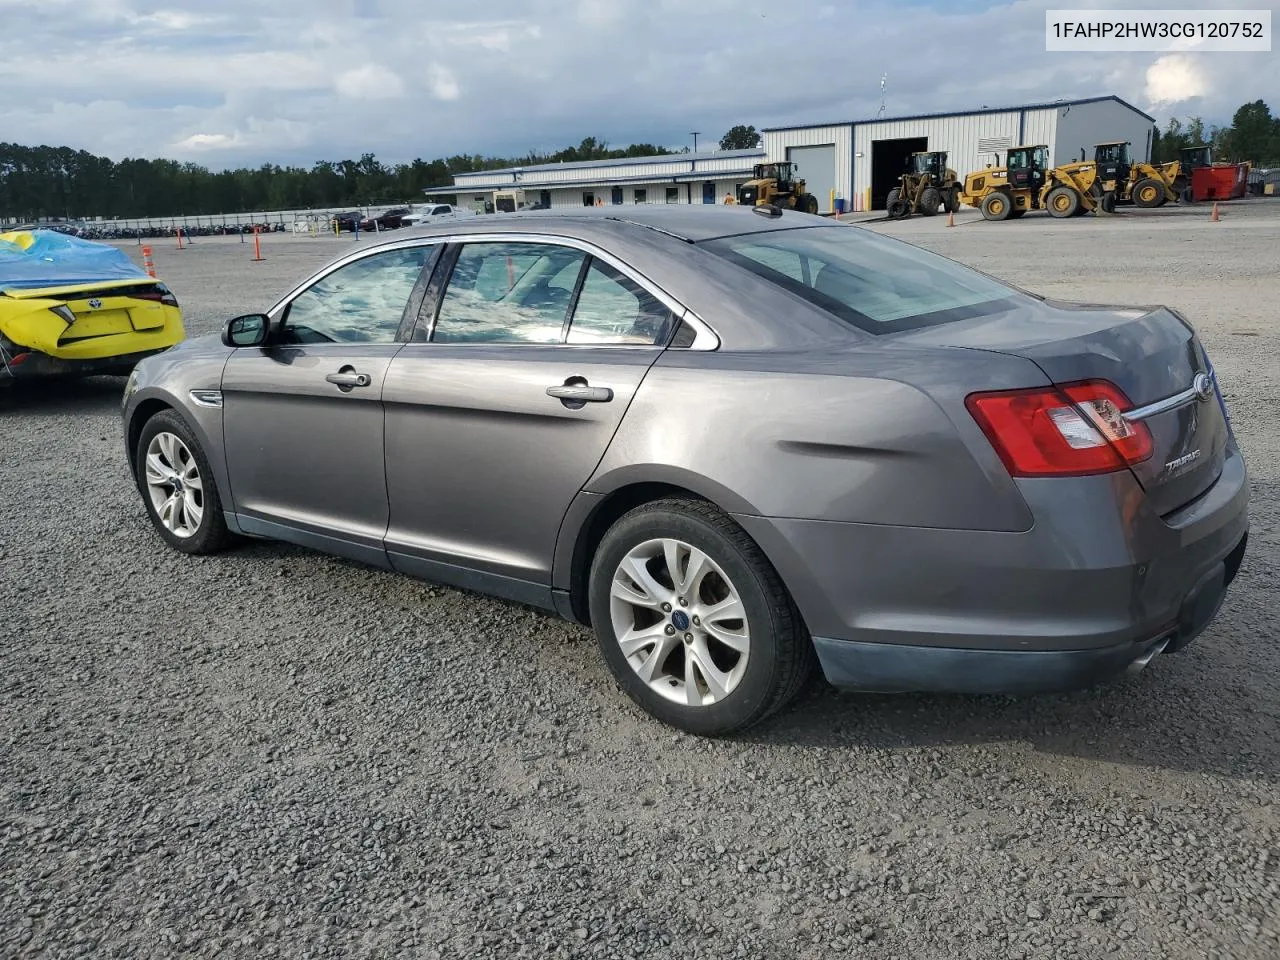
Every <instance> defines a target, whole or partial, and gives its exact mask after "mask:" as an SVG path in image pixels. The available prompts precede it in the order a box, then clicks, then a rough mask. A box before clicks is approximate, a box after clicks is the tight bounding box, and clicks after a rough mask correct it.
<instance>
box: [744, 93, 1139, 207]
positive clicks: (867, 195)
mask: <svg viewBox="0 0 1280 960" xmlns="http://www.w3.org/2000/svg"><path fill="white" fill-rule="evenodd" d="M1154 129H1155V118H1154V117H1151V116H1149V115H1147V114H1145V113H1143V112H1142V111H1141V110H1139V109H1138V108H1137V107H1135V106H1133V105H1132V104H1129V103H1126V102H1125V101H1124V100H1121V99H1120V98H1119V97H1116V96H1107V97H1090V98H1088V99H1084V100H1055V101H1053V102H1052V103H1029V104H1023V105H1021V106H1013V107H995V108H987V107H984V108H983V109H981V110H969V111H965V112H960V113H929V114H918V115H916V116H908V117H884V118H879V119H875V120H854V121H849V122H846V123H832V124H808V125H805V126H798V127H770V128H767V129H765V130H764V131H763V134H764V149H765V152H766V153H767V154H768V157H769V159H770V160H793V161H795V163H796V168H797V175H798V176H801V177H803V178H804V179H805V181H806V184H805V186H806V189H807V190H808V191H809V192H810V193H812V194H814V195H815V196H817V198H818V203H819V205H820V206H819V209H820V211H821V212H823V213H829V212H830V211H831V202H832V197H833V196H834V197H835V198H843V199H844V200H845V201H846V202H845V207H846V209H852V210H879V209H883V208H884V205H885V197H886V196H887V195H888V193H889V191H890V189H892V188H893V186H894V185H895V184H896V182H897V179H898V176H899V175H900V174H901V173H902V172H903V168H904V166H905V164H906V161H907V158H908V157H910V156H911V154H913V153H916V152H917V151H926V150H945V151H947V165H948V166H949V167H951V168H952V169H953V170H955V172H956V175H957V176H959V177H960V178H961V179H964V176H965V174H968V173H972V172H974V171H975V170H980V169H981V168H982V167H985V166H987V165H988V164H992V163H994V161H995V154H996V153H997V152H998V153H999V154H1000V155H1001V160H1003V156H1004V151H1005V150H1007V149H1008V148H1009V147H1013V146H1019V145H1022V144H1045V145H1047V146H1048V147H1049V156H1050V157H1051V158H1052V163H1053V164H1054V165H1057V164H1061V163H1066V162H1068V161H1070V160H1078V159H1079V158H1080V151H1081V150H1082V149H1083V150H1084V151H1085V152H1086V154H1087V156H1088V157H1089V158H1092V156H1093V145H1094V144H1095V143H1103V142H1106V141H1108V140H1127V141H1129V142H1130V143H1132V144H1133V147H1132V151H1133V157H1134V159H1137V160H1149V159H1150V157H1151V135H1152V132H1153V131H1154ZM850 200H852V203H850V202H849V201H850Z"/></svg>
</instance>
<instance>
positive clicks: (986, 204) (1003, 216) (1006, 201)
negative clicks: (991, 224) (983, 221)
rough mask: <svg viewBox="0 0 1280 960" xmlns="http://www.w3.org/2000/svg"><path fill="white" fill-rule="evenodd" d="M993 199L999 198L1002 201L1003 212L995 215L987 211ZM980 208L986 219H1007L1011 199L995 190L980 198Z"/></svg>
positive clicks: (1011, 207) (1010, 207) (1011, 205)
mask: <svg viewBox="0 0 1280 960" xmlns="http://www.w3.org/2000/svg"><path fill="white" fill-rule="evenodd" d="M993 200H1000V201H1002V202H1003V203H1004V207H1005V212H1004V213H1003V214H1000V215H996V214H993V213H989V212H988V211H989V209H990V204H991V202H992V201H993ZM980 209H981V210H982V215H983V216H984V217H986V218H987V219H988V220H996V221H999V220H1007V219H1008V218H1009V211H1010V210H1012V209H1013V201H1012V199H1011V198H1009V197H1006V196H1004V195H1003V194H1002V193H1000V192H999V191H995V192H993V193H989V194H987V195H986V196H985V197H983V198H982V206H981V208H980Z"/></svg>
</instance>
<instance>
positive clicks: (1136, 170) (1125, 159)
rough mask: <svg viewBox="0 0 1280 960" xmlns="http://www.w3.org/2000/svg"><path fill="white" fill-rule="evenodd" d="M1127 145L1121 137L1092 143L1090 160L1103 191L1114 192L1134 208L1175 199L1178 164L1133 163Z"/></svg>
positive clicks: (1123, 201)
mask: <svg viewBox="0 0 1280 960" xmlns="http://www.w3.org/2000/svg"><path fill="white" fill-rule="evenodd" d="M1129 147H1130V144H1129V142H1128V141H1124V140H1113V141H1111V142H1109V143H1098V144H1094V147H1093V161H1094V163H1096V164H1097V165H1098V179H1099V180H1101V181H1102V190H1103V193H1104V194H1105V193H1114V194H1115V195H1116V202H1117V203H1132V204H1133V205H1134V206H1138V207H1160V206H1163V205H1164V204H1166V203H1168V202H1169V201H1170V200H1174V201H1176V200H1178V199H1179V189H1178V187H1177V186H1176V184H1177V178H1178V174H1179V169H1178V168H1179V166H1180V164H1179V163H1178V162H1177V161H1174V162H1173V163H1171V164H1170V163H1166V164H1162V165H1161V166H1155V165H1154V164H1150V163H1147V162H1146V161H1138V162H1136V163H1135V162H1134V161H1133V159H1132V158H1131V157H1130V155H1129Z"/></svg>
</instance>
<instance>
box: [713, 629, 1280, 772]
mask: <svg viewBox="0 0 1280 960" xmlns="http://www.w3.org/2000/svg"><path fill="white" fill-rule="evenodd" d="M1205 640H1206V638H1200V640H1198V641H1197V643H1202V642H1204V641H1205ZM1210 642H1211V641H1210ZM1198 654H1199V655H1198V656H1196V655H1195V654H1193V653H1192V651H1191V649H1190V648H1189V649H1188V650H1187V651H1183V652H1180V653H1178V654H1176V655H1174V656H1170V657H1167V658H1164V660H1161V658H1157V659H1156V660H1155V661H1153V663H1152V665H1151V666H1149V667H1148V668H1147V670H1145V671H1143V672H1142V673H1141V674H1139V675H1137V676H1134V677H1124V678H1121V679H1117V680H1111V681H1108V682H1104V683H1101V684H1098V685H1097V686H1094V687H1092V688H1089V689H1086V690H1081V691H1077V692H1073V693H1065V694H1049V695H1043V694H1042V695H1035V696H1026V697H1005V696H959V695H954V696H953V695H940V694H864V693H855V692H845V691H837V690H835V689H834V688H832V687H831V686H830V685H828V684H827V683H826V682H825V681H823V680H822V679H820V678H819V679H817V680H816V681H815V682H813V683H811V684H810V686H809V687H808V689H807V691H806V693H805V695H803V696H802V697H801V698H798V701H797V703H796V704H795V705H794V706H793V707H792V708H791V709H789V710H787V711H785V712H784V713H783V714H781V715H779V716H777V717H776V718H774V719H772V720H770V721H768V722H767V723H766V724H765V725H764V726H763V727H761V728H759V729H758V730H752V731H748V732H747V733H746V734H745V735H743V736H741V737H739V738H738V739H739V740H740V741H741V742H744V743H752V742H754V743H769V744H775V745H784V746H790V747H800V748H809V749H813V750H818V751H821V750H842V749H858V750H865V749H876V750H890V751H895V750H912V749H928V748H945V747H954V746H987V745H1000V744H1025V745H1027V746H1028V747H1029V748H1030V749H1031V750H1032V751H1034V752H1036V753H1040V754H1046V755H1050V756H1056V757H1063V758H1075V759H1081V760H1088V761H1106V762H1110V763H1117V764H1123V765H1125V766H1138V767H1151V768H1157V769H1164V770H1173V771H1182V772H1193V773H1201V774H1208V775H1211V776H1219V777H1225V778H1232V779H1255V780H1263V781H1265V782H1268V783H1277V782H1280V710H1277V708H1276V705H1275V702H1274V700H1272V699H1270V698H1268V697H1265V696H1258V693H1259V692H1260V691H1259V690H1258V689H1257V688H1255V689H1254V690H1253V692H1252V693H1251V692H1250V691H1249V690H1248V689H1247V688H1246V686H1245V685H1244V684H1242V683H1235V682H1231V681H1230V680H1227V679H1224V678H1217V680H1216V682H1215V681H1214V680H1212V679H1210V678H1209V677H1206V675H1205V674H1206V665H1205V662H1204V658H1205V657H1206V656H1209V657H1211V658H1212V657H1216V651H1215V652H1214V653H1212V654H1207V653H1206V652H1205V651H1203V650H1201V651H1198ZM1216 668H1217V665H1216V664H1215V665H1214V666H1213V667H1211V668H1209V669H1210V671H1212V672H1217V669H1216Z"/></svg>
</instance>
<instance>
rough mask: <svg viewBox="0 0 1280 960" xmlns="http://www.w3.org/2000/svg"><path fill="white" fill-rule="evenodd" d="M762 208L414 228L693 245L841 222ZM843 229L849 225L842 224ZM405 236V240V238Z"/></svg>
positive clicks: (618, 208)
mask: <svg viewBox="0 0 1280 960" xmlns="http://www.w3.org/2000/svg"><path fill="white" fill-rule="evenodd" d="M759 209H760V208H752V207H745V206H739V205H737V204H710V203H708V204H670V205H667V204H656V203H655V204H634V205H632V206H623V205H620V204H611V205H610V206H607V207H582V208H580V209H579V208H573V207H571V208H560V209H553V210H518V211H515V212H513V213H496V214H485V215H483V216H478V217H468V218H467V219H464V220H450V221H449V222H448V223H447V224H428V225H423V226H420V227H413V228H411V229H412V231H413V235H415V236H429V235H431V234H439V233H460V232H467V233H488V232H492V231H495V230H504V231H505V230H511V231H521V230H529V231H535V232H536V231H541V230H547V229H555V230H556V231H557V232H565V233H569V234H570V235H572V234H573V233H574V232H576V230H587V231H590V232H592V233H597V232H598V231H599V229H600V228H601V227H602V226H611V225H616V226H617V227H619V228H620V229H628V228H630V229H636V230H639V229H648V230H653V231H656V232H658V233H664V234H667V235H668V236H673V237H675V238H677V239H679V240H684V241H686V242H688V243H698V242H700V241H703V240H713V239H715V238H717V237H730V236H738V235H741V234H745V233H761V232H764V231H772V230H790V229H799V228H802V227H821V226H836V225H837V223H836V221H833V220H830V219H827V218H825V217H818V216H814V215H813V214H808V213H798V212H796V211H793V210H782V211H781V214H780V215H778V216H768V215H765V214H764V213H762V212H761V213H757V212H756V210H759ZM838 225H839V226H844V224H838ZM402 236H403V235H402Z"/></svg>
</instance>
